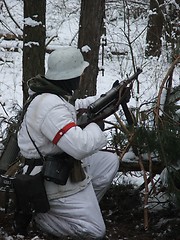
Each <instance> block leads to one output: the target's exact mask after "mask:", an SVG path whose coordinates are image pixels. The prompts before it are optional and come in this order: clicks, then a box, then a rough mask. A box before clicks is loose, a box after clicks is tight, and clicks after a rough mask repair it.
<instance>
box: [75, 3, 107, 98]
mask: <svg viewBox="0 0 180 240" xmlns="http://www.w3.org/2000/svg"><path fill="white" fill-rule="evenodd" d="M104 11H105V0H98V1H97V0H91V1H86V0H82V1H81V15H80V23H79V38H78V47H79V48H82V47H83V46H86V45H87V46H88V47H89V48H90V51H88V52H83V55H84V58H85V60H86V61H88V62H89V63H90V66H89V67H88V68H87V69H86V70H85V72H84V75H83V77H82V81H81V85H80V91H79V92H78V93H77V95H78V97H84V96H85V95H88V96H89V95H95V94H96V82H97V75H98V56H99V47H100V39H101V35H102V31H103V26H104V24H103V18H104Z"/></svg>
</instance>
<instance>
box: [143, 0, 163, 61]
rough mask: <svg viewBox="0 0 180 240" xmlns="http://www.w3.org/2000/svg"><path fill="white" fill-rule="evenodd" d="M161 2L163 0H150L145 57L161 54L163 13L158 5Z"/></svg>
mask: <svg viewBox="0 0 180 240" xmlns="http://www.w3.org/2000/svg"><path fill="white" fill-rule="evenodd" d="M163 3H164V0H150V10H151V12H152V13H151V14H150V15H149V21H148V28H147V36H146V43H147V48H146V51H145V55H146V56H147V57H149V56H157V57H159V56H160V54H161V46H162V41H161V37H162V29H163V14H162V11H161V9H160V6H159V5H160V4H163Z"/></svg>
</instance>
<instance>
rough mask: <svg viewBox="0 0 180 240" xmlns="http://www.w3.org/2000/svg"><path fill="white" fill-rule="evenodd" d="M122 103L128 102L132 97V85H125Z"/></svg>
mask: <svg viewBox="0 0 180 240" xmlns="http://www.w3.org/2000/svg"><path fill="white" fill-rule="evenodd" d="M122 97H123V100H122V103H128V102H129V100H130V98H131V87H125V88H124V89H123V91H122Z"/></svg>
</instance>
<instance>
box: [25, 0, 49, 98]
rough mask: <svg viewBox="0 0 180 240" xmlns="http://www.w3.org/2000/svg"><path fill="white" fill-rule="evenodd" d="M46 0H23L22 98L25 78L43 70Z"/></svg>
mask: <svg viewBox="0 0 180 240" xmlns="http://www.w3.org/2000/svg"><path fill="white" fill-rule="evenodd" d="M45 13H46V0H42V1H38V3H37V2H35V1H33V0H24V32H23V95H24V98H23V100H24V101H25V100H26V99H27V97H28V91H27V84H26V83H27V80H28V79H30V78H31V77H34V76H35V75H37V74H44V71H45V64H44V61H45V37H46V28H45Z"/></svg>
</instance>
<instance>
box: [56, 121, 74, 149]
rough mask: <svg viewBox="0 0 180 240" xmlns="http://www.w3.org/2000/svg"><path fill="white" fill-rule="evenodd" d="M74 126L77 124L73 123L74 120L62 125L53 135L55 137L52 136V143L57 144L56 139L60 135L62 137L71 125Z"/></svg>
mask: <svg viewBox="0 0 180 240" xmlns="http://www.w3.org/2000/svg"><path fill="white" fill-rule="evenodd" d="M75 126H77V125H76V124H75V122H71V123H68V124H67V125H66V126H64V127H63V128H62V129H61V130H59V131H58V132H57V134H56V135H55V137H54V139H53V141H52V142H53V143H54V144H57V143H58V141H59V140H60V139H61V137H62V136H63V135H64V134H65V133H66V132H67V131H68V130H69V129H71V128H72V127H75Z"/></svg>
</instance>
